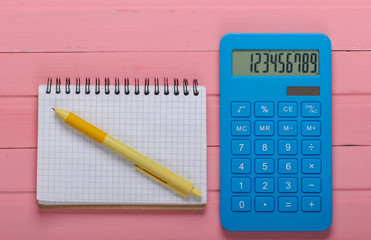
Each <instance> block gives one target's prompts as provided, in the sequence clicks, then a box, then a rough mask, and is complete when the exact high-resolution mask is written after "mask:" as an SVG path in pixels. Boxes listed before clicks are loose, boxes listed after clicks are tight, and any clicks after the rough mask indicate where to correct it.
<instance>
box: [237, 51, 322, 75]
mask: <svg viewBox="0 0 371 240" xmlns="http://www.w3.org/2000/svg"><path fill="white" fill-rule="evenodd" d="M232 72H233V75H234V76H318V74H319V53H318V50H234V51H233V52H232Z"/></svg>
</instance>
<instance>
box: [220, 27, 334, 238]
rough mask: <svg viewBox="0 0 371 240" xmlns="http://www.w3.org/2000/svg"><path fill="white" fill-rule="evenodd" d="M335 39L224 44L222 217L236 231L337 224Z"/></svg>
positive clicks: (240, 38)
mask: <svg viewBox="0 0 371 240" xmlns="http://www.w3.org/2000/svg"><path fill="white" fill-rule="evenodd" d="M331 119H332V106H331V42H330V40H329V38H328V37H327V36H325V35H323V34H227V35H225V36H224V37H223V38H222V40H221V43H220V219H221V223H222V225H223V227H224V228H225V229H227V230H230V231H323V230H326V229H327V228H329V227H330V225H331V222H332V130H331V128H332V123H331Z"/></svg>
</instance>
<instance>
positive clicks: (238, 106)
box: [232, 102, 251, 117]
mask: <svg viewBox="0 0 371 240" xmlns="http://www.w3.org/2000/svg"><path fill="white" fill-rule="evenodd" d="M250 108H251V106H250V103H249V102H232V116H233V117H250V112H251V109H250Z"/></svg>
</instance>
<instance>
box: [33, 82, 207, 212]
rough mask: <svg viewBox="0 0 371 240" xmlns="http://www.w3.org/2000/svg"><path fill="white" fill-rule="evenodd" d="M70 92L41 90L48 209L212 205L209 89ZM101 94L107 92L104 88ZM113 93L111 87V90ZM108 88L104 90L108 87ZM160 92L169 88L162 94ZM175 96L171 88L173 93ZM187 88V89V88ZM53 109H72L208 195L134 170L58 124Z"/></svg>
mask: <svg viewBox="0 0 371 240" xmlns="http://www.w3.org/2000/svg"><path fill="white" fill-rule="evenodd" d="M84 88H85V86H81V90H82V91H81V93H80V94H76V93H75V92H74V86H71V93H70V94H67V93H66V92H65V91H64V88H63V86H62V89H61V92H60V93H59V94H56V93H55V86H54V87H53V88H52V91H51V93H49V94H47V93H46V85H41V86H40V87H39V110H38V113H39V115H38V151H37V154H38V156H37V199H38V201H39V203H41V204H46V205H48V204H50V205H54V204H57V205H69V204H71V205H72V204H143V205H146V204H174V205H177V204H179V205H193V204H205V203H206V200H207V199H206V197H207V194H206V193H207V185H206V150H207V142H206V89H205V88H204V87H198V90H199V95H198V96H195V95H194V94H193V93H192V92H190V94H189V95H188V96H185V95H184V94H183V93H182V91H181V92H180V94H179V95H174V93H173V92H172V91H170V94H169V95H164V94H163V92H160V94H159V95H155V94H154V91H153V90H154V88H153V86H150V88H149V89H150V94H148V95H145V94H144V93H143V86H141V89H140V90H142V91H141V92H140V94H139V95H135V94H134V88H133V87H130V94H128V95H126V94H125V93H124V91H121V93H120V94H118V95H116V94H114V92H113V91H112V89H111V93H110V94H105V93H104V91H102V89H101V92H100V94H95V93H94V91H92V92H91V93H90V94H85V92H84ZM101 88H102V86H101ZM111 88H112V86H111ZM103 90H104V89H103ZM160 90H162V89H161V88H160ZM170 90H171V89H170ZM180 90H181V87H180ZM52 108H61V109H64V110H67V111H71V112H73V113H75V114H76V115H78V116H79V117H81V118H83V119H85V120H86V121H88V122H90V123H91V124H93V125H95V126H97V127H98V128H100V129H102V130H103V131H105V132H107V133H108V134H110V135H112V136H113V137H115V138H117V139H119V140H120V141H122V142H123V143H125V144H127V145H129V146H131V147H132V148H134V149H136V150H138V151H139V152H141V153H143V154H144V155H146V156H148V157H150V158H151V159H153V160H155V161H156V162H158V163H160V164H161V165H163V166H165V167H167V168H169V169H170V170H172V171H173V172H175V173H177V174H179V175H180V176H182V177H184V178H185V179H187V180H189V181H190V182H192V183H194V186H195V187H196V188H198V189H200V190H201V191H202V192H203V194H202V197H201V198H197V197H195V196H193V195H190V196H189V197H188V199H185V198H183V197H182V196H180V195H178V194H176V193H175V192H173V191H172V190H170V189H168V188H166V187H165V186H163V185H161V184H160V183H157V182H156V181H154V180H153V179H151V178H149V177H147V176H146V175H144V174H142V173H141V172H139V171H137V170H136V169H135V166H134V164H133V163H131V162H130V161H129V160H127V159H125V158H123V157H121V156H119V155H118V154H116V153H114V152H112V151H111V150H109V149H107V148H105V147H104V146H103V145H101V144H99V143H97V142H95V141H94V140H92V139H90V138H89V137H87V136H85V135H83V134H82V133H80V132H78V131H77V130H75V129H73V128H72V127H70V126H69V125H67V124H65V123H63V121H62V120H61V119H59V118H58V117H57V116H56V114H55V113H54V111H53V110H52Z"/></svg>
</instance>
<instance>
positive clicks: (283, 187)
mask: <svg viewBox="0 0 371 240" xmlns="http://www.w3.org/2000/svg"><path fill="white" fill-rule="evenodd" d="M278 191H279V192H281V193H288V192H297V191H298V180H297V179H296V178H279V179H278Z"/></svg>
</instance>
